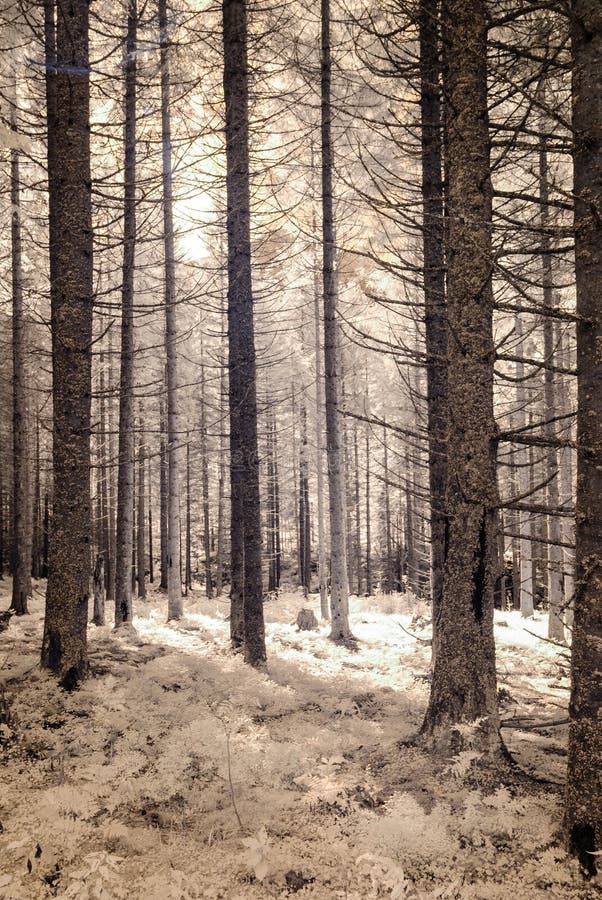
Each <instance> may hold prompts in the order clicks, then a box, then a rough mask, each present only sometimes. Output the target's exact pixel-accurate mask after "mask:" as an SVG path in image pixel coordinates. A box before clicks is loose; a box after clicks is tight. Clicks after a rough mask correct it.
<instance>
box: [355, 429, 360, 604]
mask: <svg viewBox="0 0 602 900" xmlns="http://www.w3.org/2000/svg"><path fill="white" fill-rule="evenodd" d="M353 464H354V473H355V488H354V506H355V577H356V586H357V595H358V597H359V596H360V594H361V593H362V522H361V509H360V460H359V442H358V436H357V423H356V424H355V426H354V429H353Z"/></svg>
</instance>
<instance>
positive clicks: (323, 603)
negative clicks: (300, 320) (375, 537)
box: [312, 151, 330, 619]
mask: <svg viewBox="0 0 602 900" xmlns="http://www.w3.org/2000/svg"><path fill="white" fill-rule="evenodd" d="M312 168H313V151H312ZM313 218H314V221H313V231H314V234H315V233H316V231H317V228H316V221H315V213H314V217H313ZM316 249H317V248H316V245H315V244H314V261H313V272H314V285H313V288H314V328H315V331H314V349H315V358H316V490H317V493H318V582H319V586H320V614H321V616H322V618H323V619H328V618H329V617H330V610H329V607H328V565H327V560H326V526H325V510H324V468H323V456H324V432H323V428H324V424H323V418H324V411H323V408H322V407H323V403H322V396H323V391H324V384H323V378H322V350H321V334H320V330H321V329H320V284H319V272H318V260H317V252H316Z"/></svg>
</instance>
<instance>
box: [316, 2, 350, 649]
mask: <svg viewBox="0 0 602 900" xmlns="http://www.w3.org/2000/svg"><path fill="white" fill-rule="evenodd" d="M321 35H322V46H321V78H320V96H321V104H320V106H321V149H322V278H323V293H324V397H325V412H326V459H327V462H328V496H329V511H330V611H331V616H332V625H331V631H330V637H331V639H332V640H333V641H335V642H337V643H342V644H347V643H350V642H352V641H353V635H352V634H351V630H350V628H349V583H348V580H347V546H346V535H345V522H346V511H345V466H344V458H343V442H342V434H341V423H340V420H339V399H340V390H341V388H340V376H341V372H340V358H339V356H340V348H339V342H338V337H337V332H338V321H337V294H338V287H337V274H336V268H335V254H336V237H335V220H334V208H333V193H332V167H333V150H332V135H331V125H332V105H331V96H330V93H331V59H330V0H321Z"/></svg>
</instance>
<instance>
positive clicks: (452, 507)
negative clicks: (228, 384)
mask: <svg viewBox="0 0 602 900" xmlns="http://www.w3.org/2000/svg"><path fill="white" fill-rule="evenodd" d="M442 23H443V31H442V34H443V53H444V65H443V71H444V73H445V83H444V90H445V97H446V100H447V106H448V115H447V120H446V124H447V130H446V140H447V148H446V150H447V152H446V159H447V160H448V172H449V191H448V215H449V254H448V294H447V310H448V321H449V333H450V335H453V340H450V341H449V343H448V360H449V368H448V421H449V442H448V482H447V493H446V515H447V520H446V556H445V570H444V583H443V597H442V604H441V610H440V615H439V621H438V627H437V630H436V637H435V640H436V647H434V657H435V664H434V670H433V680H432V684H431V694H430V699H429V705H428V709H427V713H426V717H425V720H424V724H423V728H422V730H423V734H424V735H425V736H426V738H427V742H428V743H429V744H431V745H432V746H434V747H435V748H441V749H444V750H445V751H447V752H449V750H450V749H454V748H456V747H460V748H461V747H465V746H467V745H468V746H473V747H475V748H476V749H478V750H479V751H481V752H483V753H485V754H487V755H489V756H496V755H497V754H498V753H499V752H500V750H501V746H502V745H501V738H500V733H499V715H498V710H497V685H496V674H495V649H494V641H493V593H494V585H495V576H496V572H495V559H496V515H497V508H498V506H499V500H498V493H497V483H496V454H495V433H496V427H495V420H494V416H493V364H494V357H495V351H494V345H493V329H492V318H493V291H492V267H493V258H492V247H491V219H492V186H491V176H490V159H489V129H488V116H487V23H488V15H487V9H486V4H485V2H484V0H443V6H442ZM468 723H470V724H472V726H473V728H472V729H471V731H472V735H468V736H467V735H466V732H463V731H461V730H460V729H459V728H458V726H461V725H462V724H468Z"/></svg>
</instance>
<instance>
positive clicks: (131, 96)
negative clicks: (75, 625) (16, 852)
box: [115, 0, 138, 628]
mask: <svg viewBox="0 0 602 900" xmlns="http://www.w3.org/2000/svg"><path fill="white" fill-rule="evenodd" d="M137 30H138V12H137V8H136V0H128V22H127V36H126V46H125V53H126V57H125V97H124V112H125V129H124V175H123V178H124V195H123V261H122V288H121V364H120V365H121V368H120V374H119V449H118V467H117V529H116V558H115V627H116V628H118V627H119V626H121V625H129V624H131V622H132V617H133V610H132V544H133V541H134V272H135V262H136V46H137Z"/></svg>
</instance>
